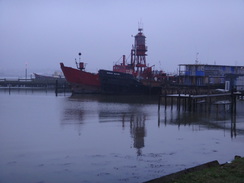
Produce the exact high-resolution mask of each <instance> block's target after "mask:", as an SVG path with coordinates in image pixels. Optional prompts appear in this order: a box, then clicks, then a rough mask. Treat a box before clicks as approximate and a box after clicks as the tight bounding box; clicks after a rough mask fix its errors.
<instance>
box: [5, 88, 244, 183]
mask: <svg viewBox="0 0 244 183" xmlns="http://www.w3.org/2000/svg"><path fill="white" fill-rule="evenodd" d="M157 107H158V106H157V99H154V98H150V97H140V96H137V97H122V96H120V97H118V96H117V97H115V96H113V97H109V96H96V95H94V96H92V95H86V96H82V97H70V96H69V95H66V96H58V97H55V95H54V93H53V92H50V93H46V92H34V93H32V92H12V93H11V94H10V95H9V93H8V92H3V91H0V182H1V183H8V182H9V183H54V182H55V183H56V182H59V183H67V182H72V183H76V182H77V183H78V182H85V183H86V182H91V183H93V182H129V183H131V182H143V181H147V180H150V179H153V178H157V177H160V176H163V175H167V174H169V173H173V172H176V171H179V170H183V169H185V168H189V167H192V166H195V165H199V164H201V163H205V162H208V161H212V160H218V161H219V162H220V163H224V162H226V161H230V160H232V159H233V158H234V156H235V155H240V156H244V113H243V112H244V101H238V103H237V115H236V116H234V117H233V116H231V115H230V113H229V112H228V110H229V109H228V106H227V107H226V108H224V107H223V106H222V107H220V108H219V109H218V110H217V109H216V108H214V107H213V112H212V113H210V114H207V113H205V112H200V111H204V110H199V111H198V112H196V113H194V114H193V113H189V112H183V111H182V110H181V111H180V112H178V111H177V110H176V109H175V107H174V108H173V109H172V110H171V108H170V107H168V108H167V110H166V112H165V111H164V107H163V106H162V108H161V112H160V114H158V110H157Z"/></svg>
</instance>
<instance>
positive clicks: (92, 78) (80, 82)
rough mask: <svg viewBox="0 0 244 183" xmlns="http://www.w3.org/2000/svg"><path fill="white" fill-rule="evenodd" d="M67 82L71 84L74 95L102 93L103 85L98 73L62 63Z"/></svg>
mask: <svg viewBox="0 0 244 183" xmlns="http://www.w3.org/2000/svg"><path fill="white" fill-rule="evenodd" d="M60 66H61V69H62V71H63V73H64V76H65V78H66V80H67V81H68V82H69V83H70V85H71V89H72V92H73V93H100V92H101V91H100V89H101V84H100V80H99V76H98V73H97V74H94V73H90V72H86V71H82V70H79V69H74V68H72V67H66V66H64V64H63V63H60Z"/></svg>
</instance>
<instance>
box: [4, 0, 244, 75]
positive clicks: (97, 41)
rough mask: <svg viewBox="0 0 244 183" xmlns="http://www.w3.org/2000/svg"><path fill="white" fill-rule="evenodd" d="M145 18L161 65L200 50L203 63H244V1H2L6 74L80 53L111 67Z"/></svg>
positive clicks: (189, 59)
mask: <svg viewBox="0 0 244 183" xmlns="http://www.w3.org/2000/svg"><path fill="white" fill-rule="evenodd" d="M140 21H142V23H143V28H144V34H145V35H146V37H147V40H146V41H147V42H146V43H147V46H148V57H147V62H148V63H149V64H150V65H155V68H156V69H163V70H165V71H166V72H173V71H176V70H177V68H178V64H182V63H186V64H190V63H194V62H195V58H196V53H197V52H199V61H200V62H201V63H203V64H214V63H216V64H223V65H244V1H243V0H0V76H1V75H3V74H6V73H11V72H17V71H18V72H20V73H21V72H22V71H23V73H24V69H25V64H26V63H28V72H29V73H31V72H39V73H40V72H42V73H48V72H49V73H52V72H53V71H55V70H59V63H60V62H64V64H65V65H68V66H72V67H74V66H75V64H74V59H75V58H78V52H81V53H82V60H83V61H84V62H86V63H88V64H87V68H86V70H87V71H92V72H96V71H97V70H99V69H112V66H113V63H114V62H116V61H117V60H118V59H119V58H120V57H121V56H122V55H123V54H125V55H127V56H129V54H130V49H131V45H132V44H133V39H134V38H133V37H131V35H135V34H136V33H137V29H138V22H140Z"/></svg>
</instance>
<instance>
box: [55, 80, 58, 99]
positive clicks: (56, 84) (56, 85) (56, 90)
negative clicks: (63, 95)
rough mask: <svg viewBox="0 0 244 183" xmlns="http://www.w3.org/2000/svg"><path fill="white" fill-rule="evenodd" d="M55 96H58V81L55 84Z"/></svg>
mask: <svg viewBox="0 0 244 183" xmlns="http://www.w3.org/2000/svg"><path fill="white" fill-rule="evenodd" d="M55 95H56V96H58V80H57V79H56V82H55Z"/></svg>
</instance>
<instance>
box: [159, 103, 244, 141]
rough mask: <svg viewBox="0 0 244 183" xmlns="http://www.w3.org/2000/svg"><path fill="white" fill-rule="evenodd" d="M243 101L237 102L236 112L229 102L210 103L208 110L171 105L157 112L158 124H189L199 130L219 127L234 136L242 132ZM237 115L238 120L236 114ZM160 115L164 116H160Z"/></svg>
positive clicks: (243, 117) (243, 127)
mask: <svg viewBox="0 0 244 183" xmlns="http://www.w3.org/2000/svg"><path fill="white" fill-rule="evenodd" d="M243 107H244V103H243V102H241V101H239V102H237V107H236V108H237V110H236V112H231V104H229V103H225V104H223V105H219V104H218V105H212V106H211V107H210V108H209V110H205V109H204V108H201V107H198V109H197V110H195V112H190V111H186V110H178V109H177V107H176V106H175V107H173V108H170V109H167V110H165V111H164V112H161V114H159V116H158V117H159V119H158V120H159V124H158V125H160V124H161V123H164V125H172V124H174V125H177V126H178V127H179V128H180V127H181V126H191V127H192V130H193V131H200V130H204V129H206V128H207V129H221V130H224V132H225V131H226V130H229V131H230V136H231V138H233V137H236V136H237V135H238V134H244V126H243V124H242V123H241V122H242V121H241V120H240V119H244V116H242V117H241V116H240V115H243ZM237 115H238V116H239V117H238V120H237V118H236V116H237ZM162 116H164V117H163V118H162ZM237 126H238V127H237Z"/></svg>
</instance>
